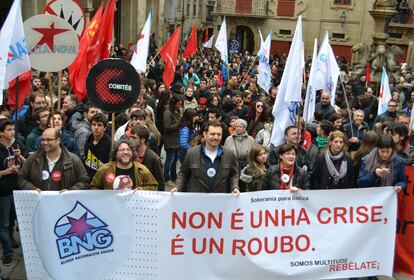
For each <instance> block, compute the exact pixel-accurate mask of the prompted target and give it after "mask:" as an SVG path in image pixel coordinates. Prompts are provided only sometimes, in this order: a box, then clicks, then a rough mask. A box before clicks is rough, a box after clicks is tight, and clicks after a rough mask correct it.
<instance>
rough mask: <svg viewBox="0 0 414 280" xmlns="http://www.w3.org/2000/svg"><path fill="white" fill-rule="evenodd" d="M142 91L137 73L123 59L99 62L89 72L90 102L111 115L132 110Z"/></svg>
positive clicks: (87, 89) (87, 82)
mask: <svg viewBox="0 0 414 280" xmlns="http://www.w3.org/2000/svg"><path fill="white" fill-rule="evenodd" d="M140 90H141V83H140V79H139V75H138V73H137V71H136V70H135V68H134V67H133V66H132V65H131V64H129V63H128V62H126V61H125V60H123V59H118V58H109V59H104V60H101V61H99V62H98V63H96V64H95V65H94V66H93V67H92V68H91V70H89V73H88V77H87V78H86V91H87V96H88V98H89V100H90V101H91V102H92V103H93V104H94V105H96V106H97V107H99V108H101V109H102V110H104V111H106V112H109V113H115V112H120V111H123V110H126V109H128V108H130V107H131V106H132V105H134V104H135V102H136V101H137V99H138V96H139V93H140Z"/></svg>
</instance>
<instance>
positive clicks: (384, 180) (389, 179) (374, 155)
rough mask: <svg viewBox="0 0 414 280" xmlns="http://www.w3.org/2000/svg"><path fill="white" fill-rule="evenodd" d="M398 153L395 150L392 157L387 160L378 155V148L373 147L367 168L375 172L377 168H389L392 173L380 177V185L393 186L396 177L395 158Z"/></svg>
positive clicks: (366, 164)
mask: <svg viewBox="0 0 414 280" xmlns="http://www.w3.org/2000/svg"><path fill="white" fill-rule="evenodd" d="M396 156H397V155H396V153H395V152H393V153H392V155H391V157H390V158H389V159H388V160H387V161H383V160H381V159H380V158H379V156H378V149H377V148H375V149H373V150H372V151H371V152H370V153H369V154H368V158H367V161H366V163H365V170H366V171H368V172H375V169H377V168H388V169H389V170H390V173H388V175H386V176H383V177H380V185H379V186H392V185H393V179H394V159H395V157H396Z"/></svg>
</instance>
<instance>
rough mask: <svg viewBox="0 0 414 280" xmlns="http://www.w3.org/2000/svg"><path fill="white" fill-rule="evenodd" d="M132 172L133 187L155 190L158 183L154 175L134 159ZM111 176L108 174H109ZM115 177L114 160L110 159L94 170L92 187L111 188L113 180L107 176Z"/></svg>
mask: <svg viewBox="0 0 414 280" xmlns="http://www.w3.org/2000/svg"><path fill="white" fill-rule="evenodd" d="M134 173H135V182H133V185H134V188H137V189H139V190H146V191H157V190H158V183H157V181H156V180H155V178H154V176H153V175H152V174H151V172H150V171H149V170H148V168H147V167H145V166H144V165H143V164H141V163H139V162H138V161H134ZM111 174H112V176H108V175H111ZM115 177H116V161H110V162H108V163H107V164H105V165H104V166H102V167H101V168H99V170H98V172H96V174H95V177H93V180H92V182H91V188H92V189H101V190H104V189H105V190H112V189H113V187H112V185H113V180H112V181H111V180H109V179H108V178H113V179H115Z"/></svg>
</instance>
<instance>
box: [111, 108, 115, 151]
mask: <svg viewBox="0 0 414 280" xmlns="http://www.w3.org/2000/svg"><path fill="white" fill-rule="evenodd" d="M111 139H112V141H111V142H112V143H111V144H112V147H113V146H114V142H115V141H114V140H115V113H112V137H111Z"/></svg>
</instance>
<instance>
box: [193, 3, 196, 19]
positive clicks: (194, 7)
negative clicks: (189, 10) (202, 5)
mask: <svg viewBox="0 0 414 280" xmlns="http://www.w3.org/2000/svg"><path fill="white" fill-rule="evenodd" d="M196 15H197V5H196V4H194V5H193V17H195V16H196Z"/></svg>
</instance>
